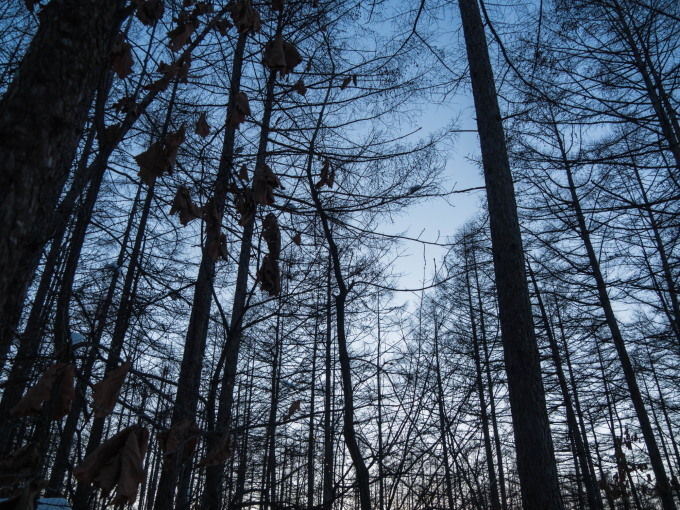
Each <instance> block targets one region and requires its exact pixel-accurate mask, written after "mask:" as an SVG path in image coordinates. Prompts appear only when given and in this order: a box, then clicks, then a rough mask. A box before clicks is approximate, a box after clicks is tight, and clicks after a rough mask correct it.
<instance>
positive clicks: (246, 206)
mask: <svg viewBox="0 0 680 510" xmlns="http://www.w3.org/2000/svg"><path fill="white" fill-rule="evenodd" d="M234 205H235V206H236V212H238V213H239V220H238V224H239V225H241V226H242V227H245V226H246V225H247V224H248V223H249V222H250V221H252V219H253V217H254V216H255V211H256V210H257V205H256V204H255V200H254V199H253V192H252V191H251V190H250V189H248V188H246V189H242V190H235V191H234Z"/></svg>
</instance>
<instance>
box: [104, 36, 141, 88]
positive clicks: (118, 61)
mask: <svg viewBox="0 0 680 510" xmlns="http://www.w3.org/2000/svg"><path fill="white" fill-rule="evenodd" d="M109 58H110V59H111V68H112V69H113V72H115V73H116V76H118V78H120V79H121V80H122V79H124V78H125V77H126V76H128V75H129V74H132V66H133V65H134V64H135V61H134V59H133V58H132V46H130V44H129V43H128V42H127V41H126V40H125V35H123V34H118V35H117V36H116V40H115V41H114V43H113V47H112V48H111V53H109Z"/></svg>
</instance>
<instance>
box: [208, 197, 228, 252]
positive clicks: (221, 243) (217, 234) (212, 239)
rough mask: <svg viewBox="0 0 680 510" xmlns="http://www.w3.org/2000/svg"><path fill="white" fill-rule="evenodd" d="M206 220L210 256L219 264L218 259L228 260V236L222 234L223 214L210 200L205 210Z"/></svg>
mask: <svg viewBox="0 0 680 510" xmlns="http://www.w3.org/2000/svg"><path fill="white" fill-rule="evenodd" d="M203 219H204V220H205V242H206V250H207V252H208V255H209V256H210V258H211V259H212V260H213V262H217V258H218V257H220V256H221V257H222V258H223V259H224V260H227V256H228V253H227V236H226V235H225V234H223V233H222V214H221V213H220V211H219V210H218V209H217V205H216V204H215V202H213V201H212V199H211V200H209V201H208V202H207V203H206V205H205V207H204V208H203Z"/></svg>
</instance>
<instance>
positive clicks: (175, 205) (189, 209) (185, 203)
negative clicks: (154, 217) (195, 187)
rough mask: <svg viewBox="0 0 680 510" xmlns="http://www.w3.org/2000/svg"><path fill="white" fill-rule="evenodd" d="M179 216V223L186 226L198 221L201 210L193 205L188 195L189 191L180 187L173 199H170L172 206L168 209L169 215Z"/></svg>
mask: <svg viewBox="0 0 680 510" xmlns="http://www.w3.org/2000/svg"><path fill="white" fill-rule="evenodd" d="M173 214H178V215H179V222H180V223H181V224H182V225H183V226H186V225H188V224H189V223H191V222H192V221H193V220H195V219H198V218H200V217H201V215H202V211H201V208H200V207H199V206H198V205H196V204H194V203H193V202H192V200H191V195H189V190H188V189H187V188H186V187H184V186H180V187H179V189H178V190H177V193H175V198H173V199H172V206H171V207H170V215H171V216H172V215H173Z"/></svg>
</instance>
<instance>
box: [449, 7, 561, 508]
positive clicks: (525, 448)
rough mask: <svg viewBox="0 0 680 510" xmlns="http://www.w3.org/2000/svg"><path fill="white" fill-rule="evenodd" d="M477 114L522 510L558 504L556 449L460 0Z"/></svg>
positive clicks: (483, 89)
mask: <svg viewBox="0 0 680 510" xmlns="http://www.w3.org/2000/svg"><path fill="white" fill-rule="evenodd" d="M458 5H459V7H460V13H461V17H462V21H463V32H464V35H465V45H466V48H467V55H468V62H469V65H470V73H471V79H472V92H473V96H474V101H475V110H476V113H477V128H478V131H479V139H480V146H481V152H482V162H483V165H484V179H485V183H486V195H487V201H488V207H489V221H490V225H491V242H492V251H493V261H494V270H495V275H496V287H497V293H498V307H499V319H500V324H501V332H502V336H503V348H504V353H505V368H506V372H507V375H508V391H509V394H510V407H511V411H512V422H513V431H514V435H515V446H516V450H517V469H518V473H519V479H520V486H521V489H522V499H523V502H524V509H525V510H561V509H562V508H563V503H562V497H561V495H560V491H559V484H558V479H557V467H556V465H555V454H554V449H553V444H552V437H551V435H550V424H549V421H548V413H547V410H546V403H545V390H544V388H543V382H542V380H541V366H540V361H539V355H538V347H537V345H536V337H535V333H534V326H533V322H532V312H531V304H530V302H529V290H528V285H527V280H526V274H525V270H524V252H523V249H522V238H521V235H520V229H519V221H518V218H517V205H516V201H515V191H514V186H513V183H512V174H511V172H510V163H509V160H508V152H507V147H506V143H505V134H504V131H503V124H502V121H501V114H500V109H499V107H498V98H497V94H496V87H495V83H494V77H493V71H492V69H491V62H490V61H489V53H488V47H487V42H486V36H485V34H484V25H483V24H482V18H481V16H480V13H479V6H478V4H477V0H459V2H458Z"/></svg>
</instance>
